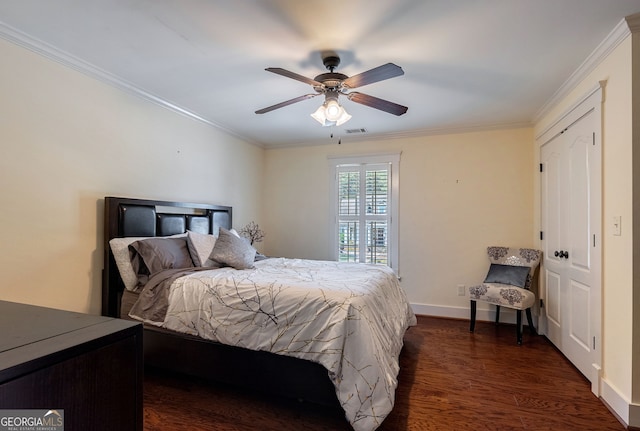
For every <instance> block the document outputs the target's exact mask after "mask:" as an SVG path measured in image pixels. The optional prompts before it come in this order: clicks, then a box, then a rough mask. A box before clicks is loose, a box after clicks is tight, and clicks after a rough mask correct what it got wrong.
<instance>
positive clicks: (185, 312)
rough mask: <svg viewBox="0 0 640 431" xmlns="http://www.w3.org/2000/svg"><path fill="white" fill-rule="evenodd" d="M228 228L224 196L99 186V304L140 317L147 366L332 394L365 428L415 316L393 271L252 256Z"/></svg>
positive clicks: (325, 396) (319, 399)
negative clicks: (149, 195) (188, 198)
mask: <svg viewBox="0 0 640 431" xmlns="http://www.w3.org/2000/svg"><path fill="white" fill-rule="evenodd" d="M233 234H234V232H233V230H232V209H231V208H230V207H227V206H220V205H208V204H188V203H181V202H169V201H155V200H143V199H129V198H118V197H107V198H105V232H104V239H105V241H104V244H105V246H104V247H105V248H104V258H105V260H104V273H103V298H102V299H103V308H102V312H103V314H104V315H108V316H115V317H122V318H136V319H138V320H141V321H143V322H144V323H145V326H144V327H145V333H144V351H145V366H147V367H158V368H163V369H168V370H172V371H176V372H179V373H186V374H190V375H194V376H199V377H202V378H206V379H211V380H216V381H222V382H225V383H229V384H233V385H239V386H244V387H248V388H251V389H252V390H259V391H266V392H275V393H279V394H281V395H285V396H289V397H295V398H298V399H301V400H307V401H310V402H316V403H321V404H325V405H334V406H335V405H339V406H340V407H341V408H342V409H343V410H344V412H345V417H346V418H347V420H348V421H349V423H350V424H351V425H352V427H353V428H354V430H356V431H371V430H374V429H376V428H377V427H378V426H379V425H380V424H381V423H382V421H384V418H385V417H386V416H387V415H388V414H389V412H390V411H391V410H392V408H393V404H394V400H395V388H396V386H397V375H398V372H399V365H398V356H399V354H400V350H401V349H402V338H403V336H404V333H405V331H406V330H407V328H408V327H409V326H411V325H414V324H415V315H414V314H413V312H412V311H411V308H410V306H409V304H408V302H407V301H406V298H405V296H404V293H403V292H402V289H401V288H400V287H399V283H398V280H397V278H396V277H395V275H394V274H393V272H392V271H391V270H390V269H389V268H388V267H386V266H380V265H361V264H342V263H337V262H328V261H326V262H325V261H308V260H302V259H284V258H265V259H256V258H255V257H254V254H249V255H248V256H245V255H243V252H245V251H247V249H246V247H245V245H243V244H242V243H241V242H238V241H242V240H240V238H237V239H236V236H234V235H233ZM212 237H213V238H215V239H212ZM207 239H211V240H212V242H213V244H214V246H213V249H207V248H206V247H205V248H202V247H201V248H200V249H198V247H197V246H198V242H199V241H200V240H203V241H206V240H207ZM123 244H126V248H123V247H124V246H123ZM247 246H248V245H247ZM185 247H186V249H187V250H188V251H187V252H185V251H184V249H185ZM190 247H191V248H190ZM124 250H127V253H128V254H127V256H128V258H129V262H126V263H123V259H124V260H126V259H125V258H124V257H123V256H124V255H125V251H124ZM166 250H170V253H169V252H166ZM202 250H205V253H204V254H203V253H202ZM210 250H212V251H210ZM238 250H240V251H238ZM163 253H164V254H163ZM185 253H188V254H186V255H185ZM207 253H209V258H208V260H207V261H206V262H207V264H205V260H206V259H207V255H206V254H207ZM254 253H255V250H254ZM167 255H170V256H171V258H170V259H169V260H170V261H171V262H170V263H171V264H172V265H173V266H170V265H169V264H167V263H166V262H165V261H166V260H167V259H165V258H164V257H162V258H158V257H156V256H167ZM149 256H154V259H151V258H150V257H149ZM176 256H178V257H176ZM185 256H191V258H192V259H191V261H193V262H196V263H195V264H193V265H191V266H194V265H195V267H194V268H191V266H189V265H182V264H181V263H180V262H182V261H180V259H185V260H184V262H187V261H189V258H188V257H185ZM163 259H164V260H163ZM211 259H213V260H211ZM234 259H240V262H239V263H238V262H237V261H236V260H234ZM157 261H162V264H161V265H160V264H158V265H159V266H158V265H157V264H156V263H155V262H157ZM128 263H130V266H131V268H130V269H133V272H134V273H135V276H132V274H131V273H127V272H126V271H123V265H126V264H128ZM243 265H246V267H245V266H243ZM183 266H188V268H183ZM127 267H128V266H127ZM129 271H130V270H129ZM134 277H135V278H134ZM134 281H135V282H137V286H136V287H134V288H132V283H133V282H134Z"/></svg>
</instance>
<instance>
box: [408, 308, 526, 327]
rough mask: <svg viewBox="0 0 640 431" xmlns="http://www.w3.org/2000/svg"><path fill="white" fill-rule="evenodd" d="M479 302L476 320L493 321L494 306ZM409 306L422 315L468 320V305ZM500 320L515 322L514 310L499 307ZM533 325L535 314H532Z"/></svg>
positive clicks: (494, 314)
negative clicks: (489, 306)
mask: <svg viewBox="0 0 640 431" xmlns="http://www.w3.org/2000/svg"><path fill="white" fill-rule="evenodd" d="M481 307H482V305H481V303H478V309H477V311H476V320H477V321H485V322H495V320H496V308H495V307H494V306H492V307H491V309H483V308H481ZM411 308H412V309H413V312H414V313H416V314H421V315H424V316H434V317H448V318H450V319H463V320H469V313H470V311H469V310H470V307H469V306H467V307H452V306H443V305H430V304H417V303H411ZM500 322H502V323H512V324H514V325H515V324H516V312H515V310H512V309H510V308H505V307H502V308H501V309H500ZM534 325H535V316H534Z"/></svg>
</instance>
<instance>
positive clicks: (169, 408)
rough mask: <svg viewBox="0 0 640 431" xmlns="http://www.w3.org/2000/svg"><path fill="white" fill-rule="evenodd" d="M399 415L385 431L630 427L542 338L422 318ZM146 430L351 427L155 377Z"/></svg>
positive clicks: (335, 412) (409, 346)
mask: <svg viewBox="0 0 640 431" xmlns="http://www.w3.org/2000/svg"><path fill="white" fill-rule="evenodd" d="M400 365H401V371H400V376H399V380H400V383H399V386H398V389H397V391H396V404H395V408H394V410H393V411H392V412H391V414H390V415H389V416H388V417H387V419H386V420H385V421H384V423H383V424H382V426H381V427H380V428H379V430H382V431H397V430H416V431H418V430H419V431H428V430H456V431H464V430H474V431H475V430H496V431H497V430H499V431H508V430H534V431H543V430H544V431H546V430H554V431H558V430H594V431H595V430H598V431H606V430H612V431H613V430H616V431H620V430H624V429H625V428H624V426H623V425H622V424H621V423H620V422H619V421H618V420H617V419H616V418H615V417H614V415H613V414H611V412H609V410H608V409H607V408H606V406H605V405H604V404H603V403H602V402H601V401H600V400H598V399H597V398H596V397H595V396H594V395H593V394H592V393H591V391H590V384H589V382H588V381H587V380H586V379H585V378H584V377H583V376H582V375H581V374H580V372H579V371H577V370H576V369H575V367H573V365H571V363H570V362H568V361H567V360H566V359H565V358H564V356H562V354H560V353H559V352H558V351H557V350H556V349H555V347H553V345H552V344H551V343H550V342H549V341H548V340H547V339H546V338H545V337H542V336H537V335H534V336H532V335H529V333H528V331H525V333H524V337H523V344H522V346H520V347H519V346H517V345H516V343H515V329H514V327H513V326H512V325H500V326H495V325H494V324H493V323H485V322H478V323H477V324H476V331H475V333H473V334H471V333H469V322H468V321H464V320H449V319H439V318H431V317H424V316H419V317H418V326H416V327H413V328H410V329H409V331H408V332H407V335H406V336H405V346H404V349H403V351H402V354H401V357H400ZM144 429H145V430H147V431H164V430H175V429H189V430H202V431H227V430H234V431H244V430H255V429H260V430H292V431H293V430H296V431H297V430H311V431H329V430H331V431H340V430H345V431H348V430H351V429H352V428H351V427H350V426H349V424H348V423H347V422H346V420H345V419H344V414H343V412H342V411H341V410H340V409H339V408H337V407H336V408H330V407H324V406H318V405H314V404H310V403H302V402H298V401H296V400H290V399H286V398H282V397H276V396H273V395H265V394H261V393H250V392H249V391H246V390H240V389H236V388H234V387H231V386H224V385H220V384H214V383H209V382H202V381H197V380H194V379H192V378H188V377H184V376H177V375H168V374H162V373H159V372H153V371H151V370H149V372H148V373H147V376H146V380H145V398H144Z"/></svg>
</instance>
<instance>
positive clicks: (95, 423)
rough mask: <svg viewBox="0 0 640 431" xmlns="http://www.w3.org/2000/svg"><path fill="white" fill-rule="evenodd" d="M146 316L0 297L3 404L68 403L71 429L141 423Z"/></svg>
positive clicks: (107, 429) (107, 430) (108, 430)
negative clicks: (64, 308) (78, 310)
mask: <svg viewBox="0 0 640 431" xmlns="http://www.w3.org/2000/svg"><path fill="white" fill-rule="evenodd" d="M143 377H144V376H143V353H142V324H140V323H136V322H131V321H128V320H121V319H115V318H111V317H104V316H93V315H87V314H82V313H73V312H68V311H62V310H54V309H51V308H43V307H36V306H33V305H25V304H17V303H12V302H5V301H0V409H51V410H55V409H57V410H64V429H65V431H74V430H77V431H86V430H92V431H99V430H104V431H113V430H118V431H127V430H131V431H134V430H135V431H141V430H142V425H143V418H142V395H143V394H142V384H143Z"/></svg>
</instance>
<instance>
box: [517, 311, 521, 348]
mask: <svg viewBox="0 0 640 431" xmlns="http://www.w3.org/2000/svg"><path fill="white" fill-rule="evenodd" d="M516 335H517V337H518V345H521V344H522V310H516Z"/></svg>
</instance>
